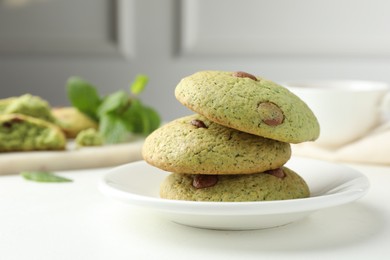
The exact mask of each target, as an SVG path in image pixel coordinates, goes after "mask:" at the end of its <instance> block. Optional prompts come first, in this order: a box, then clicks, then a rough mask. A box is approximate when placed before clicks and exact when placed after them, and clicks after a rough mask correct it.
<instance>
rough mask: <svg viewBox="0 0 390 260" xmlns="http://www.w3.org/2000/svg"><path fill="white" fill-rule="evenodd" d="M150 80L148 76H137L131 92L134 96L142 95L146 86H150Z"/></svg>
mask: <svg viewBox="0 0 390 260" xmlns="http://www.w3.org/2000/svg"><path fill="white" fill-rule="evenodd" d="M148 81H149V78H148V77H147V76H146V75H143V74H140V75H137V76H136V78H135V80H134V81H133V83H132V84H131V86H130V92H131V93H133V94H134V95H138V94H139V93H141V92H142V91H143V90H144V89H145V86H146V84H148Z"/></svg>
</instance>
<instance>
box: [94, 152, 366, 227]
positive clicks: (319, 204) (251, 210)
mask: <svg viewBox="0 0 390 260" xmlns="http://www.w3.org/2000/svg"><path fill="white" fill-rule="evenodd" d="M286 166H288V167H289V168H291V169H292V170H294V171H296V172H297V173H299V175H301V176H302V177H303V178H304V179H305V180H306V182H307V184H308V185H309V187H310V191H311V196H310V198H306V199H295V200H280V201H262V202H194V201H178V200H166V199H161V198H159V186H160V183H161V182H162V180H163V179H164V178H165V176H167V175H168V174H169V173H167V172H165V171H162V170H160V169H158V168H155V167H153V166H150V165H148V164H147V163H146V162H144V161H138V162H133V163H129V164H126V165H122V166H119V167H116V168H114V169H112V170H110V171H109V172H108V173H107V174H106V175H105V176H104V178H103V179H102V180H101V182H100V184H99V188H100V190H101V191H102V192H103V193H104V194H105V195H107V196H110V197H112V198H115V199H119V200H121V201H124V202H126V203H129V204H132V205H137V206H141V207H145V208H148V209H150V210H152V211H154V212H155V213H158V214H160V215H162V216H164V217H166V218H167V219H169V220H171V221H174V222H176V223H180V224H183V225H188V226H193V227H200V228H209V229H224V230H246V229H262V228H270V227H275V226H281V225H285V224H288V223H291V222H294V221H296V220H299V219H302V218H303V217H305V216H307V215H309V214H310V213H312V212H314V211H316V210H320V209H324V208H328V207H332V206H337V205H341V204H345V203H348V202H352V201H354V200H356V199H358V198H360V197H361V196H363V195H364V194H365V193H366V192H367V191H368V188H369V182H368V179H367V178H366V177H365V176H364V175H362V174H361V173H359V172H357V171H356V170H354V169H351V168H348V167H346V166H342V165H339V164H334V163H330V162H324V161H319V160H313V159H305V158H292V159H291V160H290V161H289V162H288V163H287V164H286Z"/></svg>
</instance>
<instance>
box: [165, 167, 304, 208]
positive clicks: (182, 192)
mask: <svg viewBox="0 0 390 260" xmlns="http://www.w3.org/2000/svg"><path fill="white" fill-rule="evenodd" d="M309 195H310V191H309V187H308V186H307V184H306V182H305V181H304V180H303V179H302V177H300V176H299V175H298V174H297V173H295V172H294V171H292V170H290V169H289V168H287V167H281V168H279V169H276V170H272V171H266V172H262V173H254V174H240V175H195V174H181V173H172V174H170V175H168V176H167V177H166V178H165V180H164V181H163V182H162V183H161V187H160V196H161V198H165V199H172V200H189V201H221V202H222V201H223V202H244V201H267V200H286V199H298V198H306V197H309Z"/></svg>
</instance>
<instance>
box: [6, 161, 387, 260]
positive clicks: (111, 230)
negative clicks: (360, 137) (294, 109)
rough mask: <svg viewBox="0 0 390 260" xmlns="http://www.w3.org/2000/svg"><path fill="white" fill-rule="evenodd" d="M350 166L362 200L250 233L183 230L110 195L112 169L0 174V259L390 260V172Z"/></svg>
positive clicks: (385, 169)
mask: <svg viewBox="0 0 390 260" xmlns="http://www.w3.org/2000/svg"><path fill="white" fill-rule="evenodd" d="M348 166H350V167H352V168H354V169H356V170H358V171H360V172H361V173H363V174H365V175H366V176H367V177H368V178H369V180H370V183H371V188H370V190H369V192H368V193H367V195H365V196H364V197H363V198H361V199H359V200H357V201H355V202H352V203H349V204H346V205H342V206H337V207H333V208H328V209H324V210H320V211H316V212H314V213H313V214H311V215H310V216H308V217H307V218H305V219H302V220H300V221H298V222H295V223H292V224H289V225H286V226H282V227H277V228H271V229H264V230H251V231H215V230H206V229H197V228H192V227H187V226H182V225H179V224H175V223H172V222H170V221H168V220H166V219H163V218H161V217H159V216H158V215H155V214H153V213H152V212H149V211H147V210H144V209H140V208H137V207H135V206H130V205H127V204H125V203H122V202H119V201H116V200H113V199H111V198H108V197H105V196H104V195H103V194H101V193H100V192H99V190H98V182H99V181H100V179H101V178H102V177H103V176H104V174H105V173H106V172H107V170H108V169H107V168H106V169H91V170H78V171H75V170H73V171H63V172H57V173H58V174H59V175H61V176H65V177H69V178H71V179H73V182H72V183H36V182H31V181H27V180H24V179H23V178H22V177H21V176H19V175H9V176H0V259H7V260H12V259H18V260H19V259H29V260H32V259H39V260H45V259H50V260H52V259H56V260H58V259H72V260H74V259H94V260H97V259H116V260H118V259H137V260H138V259H159V260H162V259H170V260H171V259H196V260H199V259H214V260H218V259H224V260H227V259H262V258H264V259H316V260H317V259H331V258H332V257H333V258H334V259H363V258H369V259H390V258H389V257H390V246H389V241H390V224H389V223H390V203H389V202H388V200H389V199H390V189H389V185H390V167H384V166H373V165H357V164H354V165H348Z"/></svg>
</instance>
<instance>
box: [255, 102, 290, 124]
mask: <svg viewBox="0 0 390 260" xmlns="http://www.w3.org/2000/svg"><path fill="white" fill-rule="evenodd" d="M257 110H258V112H259V113H260V117H261V120H262V121H263V122H264V123H265V124H266V125H269V126H277V125H280V124H282V123H283V121H284V115H283V111H282V110H281V109H280V108H279V107H278V106H277V105H276V104H274V103H272V102H263V103H260V104H259V105H258V107H257Z"/></svg>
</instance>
